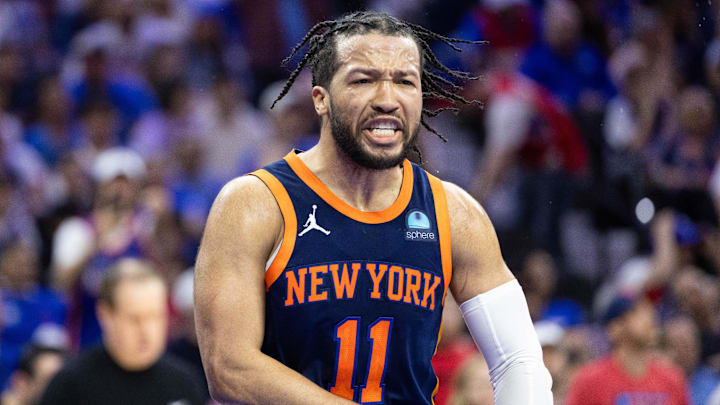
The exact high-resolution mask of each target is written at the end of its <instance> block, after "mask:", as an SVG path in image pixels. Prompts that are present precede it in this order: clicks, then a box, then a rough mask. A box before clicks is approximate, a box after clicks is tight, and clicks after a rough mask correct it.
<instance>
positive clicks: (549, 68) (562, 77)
mask: <svg viewBox="0 0 720 405" xmlns="http://www.w3.org/2000/svg"><path fill="white" fill-rule="evenodd" d="M581 25H582V17H581V15H580V11H579V9H578V8H577V6H576V5H575V4H574V3H573V2H571V1H568V0H550V1H548V2H546V3H545V7H544V9H543V15H542V35H543V37H542V41H541V42H540V43H538V44H536V45H534V46H533V47H532V48H530V50H529V51H528V53H527V54H526V55H525V60H524V61H523V63H522V66H521V68H520V69H521V71H522V72H523V73H524V74H526V75H527V76H528V77H530V78H532V79H533V80H535V81H537V82H538V83H540V84H541V85H542V86H543V87H545V88H547V89H548V90H550V92H552V93H553V94H555V95H556V96H557V97H559V98H560V100H562V102H563V103H564V104H565V105H566V106H567V107H568V108H569V109H570V110H571V111H573V112H599V111H602V108H603V107H604V105H605V103H606V102H607V100H608V99H609V98H610V97H612V96H613V94H614V92H615V90H614V88H613V85H612V83H611V82H610V78H609V77H608V75H607V72H606V70H605V61H604V60H603V57H602V55H601V54H600V52H599V51H598V50H597V49H596V48H595V47H594V46H593V45H591V44H590V43H588V42H586V41H584V40H583V37H582V35H581V32H580V28H581Z"/></svg>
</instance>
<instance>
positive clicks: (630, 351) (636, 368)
mask: <svg viewBox="0 0 720 405" xmlns="http://www.w3.org/2000/svg"><path fill="white" fill-rule="evenodd" d="M613 358H615V361H616V362H617V363H618V364H619V365H620V367H622V369H623V370H625V372H626V373H627V374H628V375H630V376H633V377H640V376H642V375H644V374H645V371H646V370H647V366H648V364H649V363H650V358H651V351H650V350H649V349H646V348H642V349H641V348H633V347H629V346H626V345H623V346H620V347H618V348H617V349H616V350H615V351H614V352H613Z"/></svg>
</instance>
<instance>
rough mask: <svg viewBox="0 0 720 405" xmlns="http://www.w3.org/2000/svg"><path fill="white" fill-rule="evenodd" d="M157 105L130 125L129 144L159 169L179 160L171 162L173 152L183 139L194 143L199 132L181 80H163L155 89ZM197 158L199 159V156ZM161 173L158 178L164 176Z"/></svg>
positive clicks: (188, 92)
mask: <svg viewBox="0 0 720 405" xmlns="http://www.w3.org/2000/svg"><path fill="white" fill-rule="evenodd" d="M158 98H159V100H160V108H159V109H156V110H152V111H149V112H147V113H145V114H143V115H142V116H141V117H140V119H139V120H138V121H137V122H136V123H135V125H134V126H133V128H132V130H131V133H130V143H129V146H130V147H131V148H133V149H134V150H135V151H137V152H138V153H139V154H140V155H141V156H142V157H143V158H144V159H145V161H146V162H148V165H150V166H152V167H156V168H157V170H159V171H162V169H163V168H166V167H167V168H173V166H175V165H177V164H181V163H180V162H173V161H172V153H173V151H174V150H175V149H176V148H178V147H179V146H180V145H181V144H182V143H184V142H193V141H194V139H193V138H197V137H198V135H200V131H201V129H200V127H199V123H198V120H197V119H194V118H197V117H193V116H192V115H191V114H190V113H191V110H190V105H191V102H192V100H191V92H190V89H189V88H188V86H187V83H185V82H184V81H182V80H179V81H176V82H172V83H164V84H162V85H161V86H160V88H158ZM198 158H199V159H200V160H202V158H200V157H198ZM164 175H165V173H161V174H160V177H164Z"/></svg>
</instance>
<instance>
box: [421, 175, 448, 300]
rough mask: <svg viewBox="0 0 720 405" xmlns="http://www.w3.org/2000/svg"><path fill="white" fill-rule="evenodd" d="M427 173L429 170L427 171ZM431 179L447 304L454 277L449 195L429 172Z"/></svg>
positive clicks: (438, 180)
mask: <svg viewBox="0 0 720 405" xmlns="http://www.w3.org/2000/svg"><path fill="white" fill-rule="evenodd" d="M426 173H427V172H426ZM427 176H428V180H429V181H430V189H431V190H432V193H433V200H434V201H435V219H436V220H437V226H438V234H439V239H440V261H441V263H442V271H443V279H444V280H445V289H444V291H443V299H442V305H443V306H444V305H445V295H447V291H448V288H449V287H450V279H451V278H452V249H451V242H450V215H449V213H448V206H447V196H446V195H445V187H444V186H443V184H442V181H441V180H440V179H438V178H437V177H435V176H433V175H432V174H430V173H427Z"/></svg>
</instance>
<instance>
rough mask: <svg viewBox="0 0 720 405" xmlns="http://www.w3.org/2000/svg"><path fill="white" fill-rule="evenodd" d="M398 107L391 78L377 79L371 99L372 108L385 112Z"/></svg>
mask: <svg viewBox="0 0 720 405" xmlns="http://www.w3.org/2000/svg"><path fill="white" fill-rule="evenodd" d="M399 107H400V105H399V104H398V101H397V98H396V95H395V89H394V88H393V82H392V80H380V81H378V84H377V88H376V89H375V95H374V97H373V100H372V108H373V110H375V111H377V112H381V113H386V114H387V113H391V112H393V111H395V110H397V109H398V108H399Z"/></svg>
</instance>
